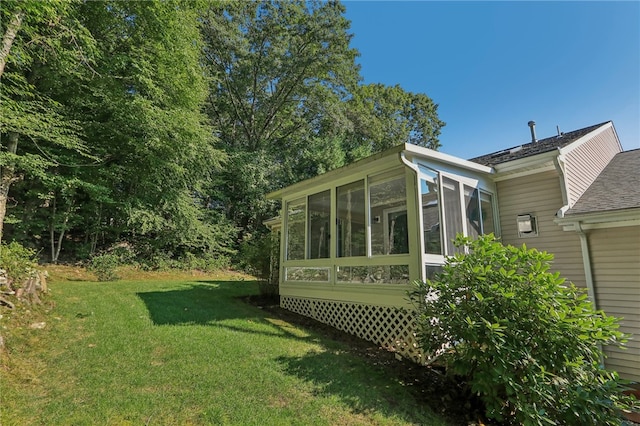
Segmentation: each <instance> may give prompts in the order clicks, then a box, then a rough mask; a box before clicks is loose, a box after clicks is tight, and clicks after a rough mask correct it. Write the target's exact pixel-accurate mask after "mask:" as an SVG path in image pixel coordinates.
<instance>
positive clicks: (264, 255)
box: [238, 233, 280, 298]
mask: <svg viewBox="0 0 640 426" xmlns="http://www.w3.org/2000/svg"><path fill="white" fill-rule="evenodd" d="M278 238H279V235H278V234H277V233H267V234H261V235H257V236H253V237H252V238H247V239H245V241H243V242H242V243H241V244H240V250H239V253H238V257H239V259H238V264H239V265H240V267H241V268H242V270H244V271H245V272H247V273H249V274H251V275H253V276H255V277H256V278H258V279H259V280H260V284H259V290H260V294H262V295H263V296H268V297H273V298H275V297H277V296H278V294H279V277H278V269H279V267H278V258H279V249H280V240H279V239H278Z"/></svg>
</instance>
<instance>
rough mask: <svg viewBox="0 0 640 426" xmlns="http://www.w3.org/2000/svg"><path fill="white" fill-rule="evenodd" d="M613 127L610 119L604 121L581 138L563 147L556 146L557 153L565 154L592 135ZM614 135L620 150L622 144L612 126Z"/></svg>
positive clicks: (589, 138)
mask: <svg viewBox="0 0 640 426" xmlns="http://www.w3.org/2000/svg"><path fill="white" fill-rule="evenodd" d="M612 127H613V123H612V122H611V121H608V122H606V123H604V124H603V125H602V126H600V127H598V128H597V129H595V130H593V131H591V132H589V133H587V134H586V135H584V136H582V137H581V138H579V139H577V140H575V141H573V142H571V143H570V144H569V145H567V146H565V147H563V148H558V151H559V154H560V155H563V156H564V155H567V154H568V153H569V152H571V151H573V150H574V149H576V148H578V147H579V146H580V145H582V144H584V143H586V142H588V141H589V140H591V139H592V138H593V137H594V136H597V135H599V134H600V133H602V132H604V131H605V130H608V129H610V128H612ZM613 133H614V135H615V137H616V141H617V142H618V147H619V148H620V151H622V144H621V143H620V139H618V134H617V133H616V132H615V128H614V132H613Z"/></svg>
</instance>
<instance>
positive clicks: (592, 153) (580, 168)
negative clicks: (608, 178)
mask: <svg viewBox="0 0 640 426" xmlns="http://www.w3.org/2000/svg"><path fill="white" fill-rule="evenodd" d="M618 152H620V144H619V143H618V139H617V137H616V134H615V131H614V130H613V127H609V128H608V129H606V130H604V131H603V132H601V133H599V134H597V135H595V136H594V137H592V138H591V139H589V140H588V141H586V142H584V143H582V144H581V145H579V146H577V147H576V148H574V149H572V150H571V151H570V152H568V153H567V155H566V158H565V175H566V176H565V181H566V185H567V198H568V202H569V206H570V207H571V206H573V205H574V204H575V202H576V201H578V199H579V198H580V197H581V196H582V194H584V192H585V191H586V190H587V188H588V187H589V186H590V185H591V184H592V183H593V181H594V180H595V178H596V177H598V175H599V174H600V172H602V170H603V169H604V168H605V167H606V165H607V164H609V161H611V159H612V158H613V157H614V156H615V155H616V154H617V153H618Z"/></svg>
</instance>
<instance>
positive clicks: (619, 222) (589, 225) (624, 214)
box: [554, 207, 640, 231]
mask: <svg viewBox="0 0 640 426" xmlns="http://www.w3.org/2000/svg"><path fill="white" fill-rule="evenodd" d="M639 213H640V207H632V208H626V209H619V210H607V211H595V212H585V213H571V211H569V212H567V213H565V215H564V216H563V217H557V218H556V219H554V222H555V223H556V224H558V225H560V226H562V227H563V229H564V230H565V231H575V230H578V227H579V228H581V229H583V230H588V229H598V228H612V227H619V226H639V225H640V214H639Z"/></svg>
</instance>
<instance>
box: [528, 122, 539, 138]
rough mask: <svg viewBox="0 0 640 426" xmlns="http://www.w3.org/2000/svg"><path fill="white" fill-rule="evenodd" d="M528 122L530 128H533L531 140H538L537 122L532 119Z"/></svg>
mask: <svg viewBox="0 0 640 426" xmlns="http://www.w3.org/2000/svg"><path fill="white" fill-rule="evenodd" d="M527 124H528V125H529V129H531V142H532V143H536V142H538V139H536V122H535V121H533V120H531V121H530V122H529V123H527Z"/></svg>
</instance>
